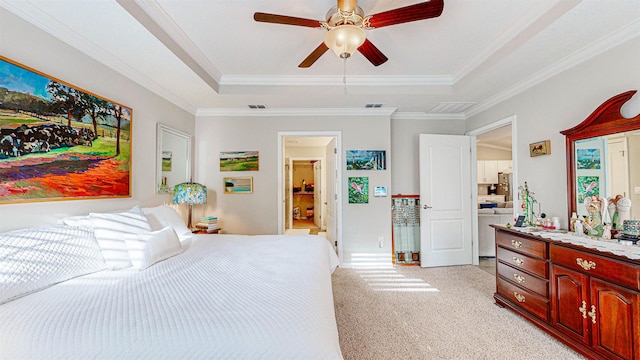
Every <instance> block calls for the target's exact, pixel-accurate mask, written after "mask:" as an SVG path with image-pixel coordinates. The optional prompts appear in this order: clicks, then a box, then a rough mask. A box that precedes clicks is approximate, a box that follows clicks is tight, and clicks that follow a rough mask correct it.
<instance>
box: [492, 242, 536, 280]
mask: <svg viewBox="0 0 640 360" xmlns="http://www.w3.org/2000/svg"><path fill="white" fill-rule="evenodd" d="M496 257H497V258H498V260H499V261H502V262H504V263H505V264H509V265H511V266H513V267H514V268H516V269H520V270H526V271H528V272H530V273H533V274H535V275H538V276H540V277H543V278H545V279H548V278H549V264H548V263H547V261H545V260H540V259H536V258H532V257H530V256H527V255H524V254H520V253H517V252H514V251H511V250H507V249H505V248H502V247H499V246H498V248H497V251H496Z"/></svg>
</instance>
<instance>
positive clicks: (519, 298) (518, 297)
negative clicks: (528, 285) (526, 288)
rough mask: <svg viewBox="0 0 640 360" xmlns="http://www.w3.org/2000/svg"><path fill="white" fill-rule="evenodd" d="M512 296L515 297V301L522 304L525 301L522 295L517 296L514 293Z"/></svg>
mask: <svg viewBox="0 0 640 360" xmlns="http://www.w3.org/2000/svg"><path fill="white" fill-rule="evenodd" d="M513 296H515V297H516V300H518V302H521V303H523V302H525V301H527V299H526V298H525V297H524V295H521V294H518V293H517V292H515V291H514V292H513Z"/></svg>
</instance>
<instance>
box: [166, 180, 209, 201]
mask: <svg viewBox="0 0 640 360" xmlns="http://www.w3.org/2000/svg"><path fill="white" fill-rule="evenodd" d="M173 203H174V204H187V205H199V204H206V203H207V187H206V186H204V185H201V184H198V183H192V182H188V183H182V184H178V185H176V186H175V187H174V188H173Z"/></svg>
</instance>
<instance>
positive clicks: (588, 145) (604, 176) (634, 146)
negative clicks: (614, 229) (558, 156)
mask: <svg viewBox="0 0 640 360" xmlns="http://www.w3.org/2000/svg"><path fill="white" fill-rule="evenodd" d="M635 93H636V91H627V92H624V93H622V94H618V95H616V96H614V97H612V98H611V99H609V100H607V101H605V102H604V103H602V104H601V105H600V106H599V107H598V108H597V109H596V110H595V111H594V112H593V113H592V114H591V115H589V117H587V118H586V119H585V120H584V121H583V122H581V123H580V124H579V125H577V126H575V127H573V128H571V129H567V130H564V131H561V133H562V134H563V135H565V136H566V140H567V144H566V145H567V147H566V151H567V154H566V156H567V190H568V194H567V195H568V196H567V200H568V205H569V206H568V207H569V209H568V216H569V217H571V214H572V213H573V212H576V213H577V214H578V215H586V208H585V205H584V200H585V198H586V197H589V196H591V195H598V196H600V197H605V198H607V199H608V198H615V197H616V196H621V197H625V198H628V199H630V200H631V205H632V206H631V209H630V214H631V216H633V217H640V194H639V192H640V165H638V164H640V115H637V116H635V117H633V118H625V117H624V116H623V115H622V113H621V107H622V106H623V105H624V104H625V103H626V102H627V101H629V100H630V99H631V97H633V95H634V94H635Z"/></svg>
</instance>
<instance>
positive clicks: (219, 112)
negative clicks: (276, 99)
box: [196, 108, 396, 117]
mask: <svg viewBox="0 0 640 360" xmlns="http://www.w3.org/2000/svg"><path fill="white" fill-rule="evenodd" d="M395 111H396V108H377V109H360V108H358V109H355V108H345V109H339V108H334V109H331V108H327V109H321V108H314V109H293V108H291V109H288V108H287V109H285V108H282V109H235V108H232V109H213V108H208V109H198V111H197V112H196V117H201V116H216V117H217V116H224V117H228V116H246V117H269V116H391V114H393V113H394V112H395Z"/></svg>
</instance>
